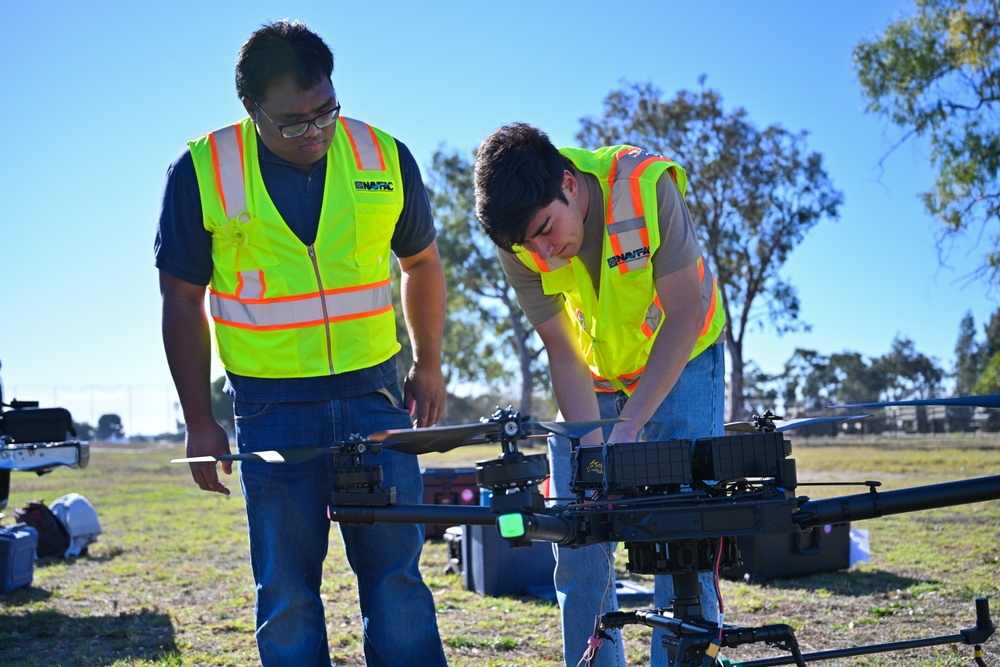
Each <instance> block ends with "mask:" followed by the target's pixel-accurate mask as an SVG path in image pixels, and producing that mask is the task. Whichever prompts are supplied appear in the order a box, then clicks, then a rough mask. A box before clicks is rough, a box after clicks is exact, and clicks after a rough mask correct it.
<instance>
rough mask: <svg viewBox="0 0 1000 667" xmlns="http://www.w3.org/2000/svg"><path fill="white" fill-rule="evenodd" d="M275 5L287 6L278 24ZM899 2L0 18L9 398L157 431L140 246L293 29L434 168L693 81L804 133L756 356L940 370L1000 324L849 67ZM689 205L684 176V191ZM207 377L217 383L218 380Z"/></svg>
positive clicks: (365, 110)
mask: <svg viewBox="0 0 1000 667" xmlns="http://www.w3.org/2000/svg"><path fill="white" fill-rule="evenodd" d="M275 5H278V6H279V7H280V9H278V10H276V9H275ZM910 11H911V7H910V3H909V2H908V1H904V0H867V1H865V2H847V3H843V2H787V1H782V2H779V1H760V2H735V1H734V2H722V1H716V0H713V1H707V2H697V3H695V2H687V3H679V2H666V1H662V0H661V1H646V2H640V1H629V0H620V1H619V2H616V3H608V2H589V1H583V2H575V3H557V2H544V1H539V0H534V1H532V2H525V1H522V0H506V1H504V2H493V1H491V0H482V1H480V2H457V1H446V2H424V3H416V2H395V1H393V0H384V1H382V2H378V3H368V2H341V1H339V0H328V1H326V2H318V1H317V2H284V3H265V2H261V1H258V0H246V1H243V2H240V3H232V2H204V1H202V2H192V1H191V0H175V1H174V2H170V3H125V2H93V3H76V2H68V1H66V2H40V3H15V2H7V3H4V11H3V14H4V20H3V21H2V22H0V63H2V64H0V86H2V89H3V90H4V91H5V94H4V96H3V102H2V104H0V127H2V128H3V141H4V159H3V160H2V161H0V195H2V201H3V212H2V213H0V313H2V318H0V360H2V363H3V370H2V378H3V381H4V385H5V388H6V390H7V391H6V394H5V396H6V397H7V398H9V397H11V395H12V394H15V395H16V396H17V397H19V398H22V399H38V400H40V401H41V402H42V404H43V405H62V406H63V407H67V408H69V409H70V410H71V411H72V412H73V415H74V417H75V418H76V419H77V420H78V421H90V422H92V423H94V422H96V420H97V418H98V417H99V416H100V415H101V414H104V413H106V412H116V413H118V414H119V415H121V416H122V419H123V421H124V422H125V428H126V431H128V432H129V433H136V432H142V433H154V432H160V431H163V430H167V429H172V427H173V421H172V420H173V418H174V416H175V412H174V408H173V404H174V401H175V397H174V394H173V389H172V385H171V382H170V377H169V373H168V371H167V366H166V362H165V360H164V355H163V351H162V346H161V342H160V333H159V317H160V313H159V305H160V304H159V293H158V288H157V275H156V271H155V270H154V268H153V258H152V242H153V233H154V227H155V223H156V217H157V212H158V207H159V196H160V190H161V187H162V183H163V176H164V173H165V169H166V167H167V165H168V163H169V162H170V161H171V160H172V159H173V158H174V157H175V156H176V155H177V153H178V152H179V151H180V150H181V149H182V148H183V146H184V145H185V142H186V141H188V140H189V139H193V138H196V137H198V136H199V135H201V134H203V133H205V132H208V131H211V130H213V129H215V128H217V127H220V126H222V125H225V124H228V123H231V122H233V121H235V120H237V119H239V118H240V117H241V115H242V114H243V110H242V107H241V106H240V104H239V101H238V100H237V98H236V94H235V91H234V85H233V63H234V62H235V58H236V53H237V50H238V49H239V46H240V45H241V44H242V43H243V41H244V40H245V39H246V37H247V36H248V35H249V34H250V32H252V31H253V30H254V29H256V28H257V27H258V26H259V25H260V24H261V23H262V22H264V21H267V20H272V19H277V18H295V19H300V20H304V21H306V22H307V23H309V24H310V25H311V26H312V27H313V28H314V29H315V30H316V31H317V32H319V33H320V34H321V35H322V36H323V37H324V39H325V40H326V41H327V43H328V44H329V45H330V46H331V48H332V50H333V51H334V56H335V71H334V77H333V78H334V85H335V87H336V89H337V92H338V94H339V96H340V98H341V101H342V104H343V113H344V114H345V115H348V116H352V117H356V118H360V119H363V120H366V121H367V122H369V123H371V124H373V125H376V126H379V127H381V128H383V129H385V130H387V131H388V132H390V133H392V134H394V135H396V136H397V137H399V138H400V139H401V140H402V141H403V142H405V143H406V144H407V145H408V146H409V147H410V149H411V150H412V152H413V154H414V155H415V156H416V158H417V161H418V163H419V164H420V165H421V167H422V168H424V169H425V170H426V169H427V168H428V167H429V165H430V163H431V156H432V155H433V153H434V151H435V150H437V149H438V148H445V149H447V150H460V151H467V152H469V154H471V151H472V150H473V149H474V148H475V147H476V146H477V145H478V144H479V142H480V141H481V140H482V139H483V138H484V137H485V136H487V135H488V134H489V133H490V132H492V131H493V130H494V129H496V128H497V127H498V126H500V125H502V124H503V123H506V122H511V121H515V120H518V121H526V122H531V123H535V124H537V125H539V126H540V127H541V128H542V129H544V130H546V131H547V132H548V133H549V134H550V136H551V137H552V139H553V141H554V142H555V143H556V144H557V145H572V144H574V143H575V140H574V137H575V134H576V132H577V131H578V130H579V127H580V119H581V118H582V117H584V116H599V115H600V113H601V109H602V101H603V99H604V97H605V96H606V95H607V94H608V93H609V92H610V91H612V90H615V89H617V88H619V87H621V85H623V83H624V82H652V83H654V84H655V85H656V86H658V87H659V88H660V89H661V90H663V91H664V94H665V96H667V97H672V96H673V95H674V93H675V92H676V91H678V90H681V89H695V88H697V86H698V78H699V76H700V75H702V74H705V75H707V85H708V86H709V87H712V88H715V89H717V90H719V91H720V92H721V93H722V95H723V99H724V104H725V106H726V108H727V109H732V108H735V107H744V108H746V109H747V111H748V112H749V115H750V117H751V118H752V119H753V121H754V122H755V123H756V124H757V125H758V126H759V127H764V126H767V125H770V124H774V123H776V124H780V125H782V126H783V127H784V128H786V129H788V130H791V131H799V130H807V131H808V132H809V147H810V148H811V149H813V150H816V151H819V152H820V153H822V154H823V156H824V160H825V165H826V168H827V171H828V172H829V174H830V175H831V177H832V179H833V182H834V185H835V186H836V187H837V188H839V189H840V190H842V191H843V192H844V196H845V203H844V206H843V207H842V210H841V216H840V219H839V221H836V222H833V221H825V222H823V223H821V224H820V225H819V226H818V227H817V228H816V229H815V230H814V231H813V232H812V233H811V234H810V235H809V236H808V237H807V239H806V240H805V242H804V243H803V244H802V245H801V246H800V247H799V248H798V249H797V250H796V251H795V252H794V253H793V255H792V257H791V259H790V261H789V262H788V264H787V265H786V268H785V275H786V276H787V277H788V278H789V279H790V280H791V282H792V283H793V284H794V285H795V286H796V287H797V288H798V294H799V297H800V299H801V301H802V311H801V315H802V319H803V320H804V321H806V322H808V323H810V324H811V325H812V331H811V332H810V333H802V334H796V335H787V336H785V337H783V338H779V337H777V336H775V335H774V334H772V333H770V332H761V333H757V334H753V335H752V336H750V337H749V338H748V340H747V343H746V349H745V355H746V357H747V358H748V359H752V360H755V361H756V362H757V363H758V364H759V365H760V366H761V367H762V368H764V369H765V370H767V371H771V372H776V371H778V370H780V368H781V366H782V364H783V362H784V361H785V360H786V359H787V358H788V357H789V356H790V354H791V353H792V351H793V350H794V349H795V348H796V347H806V348H810V349H816V350H818V351H820V352H822V353H825V354H829V353H832V352H840V351H844V350H853V351H858V352H861V353H862V354H865V355H868V356H878V355H881V354H884V353H885V352H887V351H888V350H889V348H890V345H891V343H892V340H893V338H894V337H896V336H897V335H902V336H906V337H909V338H910V339H912V340H913V341H914V343H915V345H916V348H917V350H918V351H920V352H923V353H924V354H927V355H929V356H932V357H935V358H937V359H938V361H939V363H940V364H942V365H943V366H944V367H945V368H947V369H950V368H951V367H952V365H953V361H954V346H955V340H956V338H957V333H958V324H959V320H960V319H961V318H962V316H963V315H964V314H965V313H966V312H967V311H969V310H971V311H972V313H973V315H974V316H975V318H976V324H977V327H978V328H979V329H980V330H981V327H982V324H983V323H984V322H985V321H986V320H987V318H988V317H989V316H990V314H991V313H992V312H993V311H994V310H995V309H996V308H997V302H996V295H995V294H993V295H991V294H990V293H989V292H988V289H987V287H986V286H985V285H983V284H982V283H972V284H966V281H964V280H962V277H963V276H965V275H966V274H967V273H968V272H969V271H970V270H972V269H973V268H974V267H975V266H976V263H977V261H978V256H979V253H978V250H977V249H976V248H975V243H976V241H977V239H975V238H970V239H966V240H963V241H962V242H961V243H959V244H958V245H956V246H955V247H954V248H953V249H952V250H951V252H950V253H949V254H948V255H947V262H948V265H947V266H941V265H940V264H939V255H938V252H937V250H936V248H935V236H936V234H937V231H938V227H937V223H936V222H935V221H934V220H933V219H931V218H930V217H929V216H927V214H926V213H924V211H923V210H922V208H921V205H920V203H919V201H918V200H917V194H918V193H919V192H921V191H923V190H925V189H927V188H928V187H929V186H930V184H931V183H932V178H933V174H932V171H931V169H930V167H929V166H928V164H927V155H926V151H925V148H924V146H922V145H921V144H919V143H909V144H905V145H904V146H902V147H901V148H899V149H898V150H896V151H895V152H893V153H891V154H890V155H889V156H888V157H887V158H886V159H885V161H884V163H883V164H882V165H881V166H880V164H879V161H880V158H882V157H883V156H884V155H885V154H886V152H887V151H888V150H889V148H890V147H891V146H892V145H893V144H894V143H895V142H896V141H897V140H898V138H899V137H900V133H899V131H898V130H896V129H894V128H890V127H888V126H886V124H885V123H884V122H883V121H882V120H881V119H879V118H877V117H874V116H871V115H869V114H866V113H865V112H864V103H863V101H862V99H861V95H860V92H859V89H858V86H857V82H856V79H855V77H854V73H853V70H852V68H851V50H852V47H853V46H854V45H855V44H856V43H857V41H858V40H859V39H861V38H863V37H866V36H870V35H873V34H876V33H878V32H880V31H881V29H882V28H883V27H884V26H885V25H886V23H887V22H889V21H890V20H891V19H893V18H894V17H897V16H898V15H901V14H903V15H905V14H908V13H909V12H910ZM691 180H692V186H693V187H696V183H697V174H691ZM220 372H221V371H220Z"/></svg>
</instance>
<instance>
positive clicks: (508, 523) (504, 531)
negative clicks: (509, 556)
mask: <svg viewBox="0 0 1000 667" xmlns="http://www.w3.org/2000/svg"><path fill="white" fill-rule="evenodd" d="M497 528H499V529H500V536H501V537H505V538H507V539H508V540H513V539H517V538H518V537H524V517H523V516H521V515H520V514H501V515H500V516H499V517H498V518H497Z"/></svg>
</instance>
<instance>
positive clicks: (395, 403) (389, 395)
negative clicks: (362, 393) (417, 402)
mask: <svg viewBox="0 0 1000 667" xmlns="http://www.w3.org/2000/svg"><path fill="white" fill-rule="evenodd" d="M375 393H376V394H382V395H383V396H385V397H386V399H388V401H389V404H390V405H391V406H392V407H394V408H396V409H397V410H399V409H400V408H401V407H402V404H403V401H402V397H400V396H398V394H399V390H396V392H393V391H392V390H391V389H390V388H389V387H382V388H381V389H378V390H376V392H375Z"/></svg>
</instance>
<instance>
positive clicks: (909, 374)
mask: <svg viewBox="0 0 1000 667" xmlns="http://www.w3.org/2000/svg"><path fill="white" fill-rule="evenodd" d="M874 365H875V366H876V367H877V369H878V372H881V373H883V374H884V375H885V378H886V390H885V393H886V400H890V401H901V400H909V399H924V398H935V397H936V396H937V395H938V393H939V391H940V389H941V380H942V379H943V378H944V371H943V370H941V368H939V367H938V366H937V364H936V363H935V362H934V360H933V359H930V358H929V357H927V356H926V355H924V354H922V353H920V352H917V351H916V349H915V347H914V344H913V341H912V340H910V339H909V338H905V337H904V338H900V337H899V336H897V337H896V339H895V340H893V341H892V349H890V350H889V352H888V354H886V355H885V356H883V357H880V358H878V359H877V360H875V363H874Z"/></svg>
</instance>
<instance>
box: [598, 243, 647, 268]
mask: <svg viewBox="0 0 1000 667" xmlns="http://www.w3.org/2000/svg"><path fill="white" fill-rule="evenodd" d="M640 257H649V247H648V246H643V247H641V248H637V249H635V250H629V251H628V252H623V253H622V254H620V255H612V256H611V257H608V268H610V269H613V268H615V267H616V266H618V265H619V264H624V263H626V262H631V261H632V260H633V259H639V258H640Z"/></svg>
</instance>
